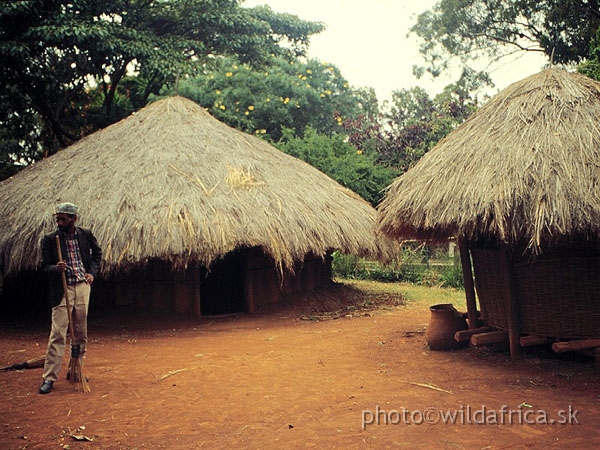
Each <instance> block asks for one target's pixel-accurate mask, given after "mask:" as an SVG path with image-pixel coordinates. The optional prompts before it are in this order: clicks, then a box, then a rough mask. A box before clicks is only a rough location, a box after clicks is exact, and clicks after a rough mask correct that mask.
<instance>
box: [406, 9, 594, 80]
mask: <svg viewBox="0 0 600 450" xmlns="http://www.w3.org/2000/svg"><path fill="white" fill-rule="evenodd" d="M599 25H600V0H439V1H438V3H436V5H435V6H434V7H433V9H432V10H430V11H427V12H425V13H423V14H421V15H420V16H419V17H418V19H417V23H416V24H415V25H414V26H413V27H412V28H411V32H412V33H415V34H416V35H417V36H418V37H420V38H421V46H420V52H421V54H422V55H423V57H424V58H425V61H426V63H427V69H426V70H428V71H429V72H430V73H431V74H433V75H434V76H437V75H438V74H439V73H440V72H441V71H443V70H445V69H446V68H447V67H448V64H449V61H450V60H451V59H452V58H453V57H458V58H459V59H460V60H461V61H462V62H463V64H467V62H468V61H469V60H472V59H477V58H480V57H487V58H492V59H497V58H501V57H503V56H506V55H508V54H511V53H514V52H522V51H529V52H540V53H543V54H544V55H546V57H547V58H548V60H552V61H553V62H555V63H559V64H574V63H578V62H581V61H582V60H584V59H585V58H586V57H587V56H588V51H589V44H590V42H591V40H592V38H593V37H594V36H595V34H596V30H597V28H598V26H599ZM423 70H424V69H423V68H421V69H417V72H418V73H423Z"/></svg>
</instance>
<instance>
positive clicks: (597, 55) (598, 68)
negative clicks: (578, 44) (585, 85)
mask: <svg viewBox="0 0 600 450" xmlns="http://www.w3.org/2000/svg"><path fill="white" fill-rule="evenodd" d="M577 71H578V72H579V73H582V74H584V75H587V76H588V77H590V78H592V79H594V80H597V81H600V27H599V28H598V30H597V31H596V37H595V38H594V39H592V42H591V44H590V55H589V58H588V59H587V61H584V62H582V63H581V64H579V65H578V66H577Z"/></svg>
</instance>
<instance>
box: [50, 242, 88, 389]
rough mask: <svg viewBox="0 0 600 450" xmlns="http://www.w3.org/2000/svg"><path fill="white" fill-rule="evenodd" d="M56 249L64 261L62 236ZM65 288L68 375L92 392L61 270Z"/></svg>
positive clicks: (64, 282) (65, 280) (65, 279)
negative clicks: (85, 372) (68, 336)
mask: <svg viewBox="0 0 600 450" xmlns="http://www.w3.org/2000/svg"><path fill="white" fill-rule="evenodd" d="M56 251H57V253H58V260H59V261H62V260H63V258H62V251H61V249H60V238H59V237H58V234H57V235H56ZM60 274H61V278H62V284H63V290H64V292H65V303H66V304H67V318H68V320H69V334H70V336H71V358H70V359H69V368H68V369H67V375H69V377H68V378H69V380H70V381H71V383H78V384H79V390H80V391H81V392H90V386H89V385H88V382H87V378H86V377H85V376H84V375H83V367H82V363H81V358H79V353H80V350H81V347H80V344H75V332H74V331H73V322H72V320H71V305H70V303H69V291H68V290H67V276H66V274H65V272H61V273H60Z"/></svg>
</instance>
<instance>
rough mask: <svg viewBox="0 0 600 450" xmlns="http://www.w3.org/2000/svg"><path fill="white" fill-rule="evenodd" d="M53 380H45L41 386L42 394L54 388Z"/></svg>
mask: <svg viewBox="0 0 600 450" xmlns="http://www.w3.org/2000/svg"><path fill="white" fill-rule="evenodd" d="M53 384H54V382H53V381H50V380H45V381H44V382H43V383H42V385H41V386H40V394H47V393H48V392H50V391H51V390H52V385H53Z"/></svg>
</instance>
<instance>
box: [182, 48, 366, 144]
mask: <svg viewBox="0 0 600 450" xmlns="http://www.w3.org/2000/svg"><path fill="white" fill-rule="evenodd" d="M178 93H179V94H180V95H183V96H185V97H188V98H190V99H191V100H194V101H195V102H197V103H198V104H200V105H202V106H204V107H206V108H207V109H208V110H209V111H210V112H211V114H212V115H213V116H215V117H216V118H217V119H219V120H221V121H223V122H225V123H227V124H228V125H230V126H232V127H234V128H237V129H239V130H242V131H245V132H247V133H251V134H258V135H260V136H262V137H264V138H267V139H270V140H272V141H278V140H279V139H280V138H281V136H282V132H283V131H282V130H283V128H290V129H292V130H293V131H294V133H295V134H296V135H297V136H302V135H303V133H304V129H305V128H306V127H312V128H313V129H315V130H317V131H318V132H319V133H323V134H326V135H332V134H334V133H337V132H341V131H343V130H342V128H341V123H342V121H343V120H345V119H346V118H347V117H352V116H354V115H356V114H358V112H359V111H360V110H361V109H362V108H363V107H364V105H365V104H366V103H367V102H374V104H375V105H376V104H377V99H376V98H375V97H370V98H366V97H365V96H364V95H363V94H361V93H359V92H355V91H353V90H352V89H351V88H350V87H349V85H348V82H347V81H346V79H345V78H344V77H342V75H341V73H340V71H339V69H338V68H337V67H336V66H335V65H333V64H329V63H324V62H320V61H318V60H308V61H306V62H303V61H302V60H300V59H292V60H288V59H285V58H281V57H273V58H272V59H271V60H270V63H269V64H268V65H265V66H262V67H261V68H260V69H258V70H257V69H254V68H253V67H252V66H251V65H249V64H243V63H241V62H239V61H238V60H237V59H236V58H233V57H231V58H221V59H220V60H219V61H218V62H216V63H215V64H214V67H209V68H207V70H205V73H204V74H202V75H200V76H197V77H194V78H190V79H187V80H182V81H181V82H180V84H179V87H178ZM355 94H356V95H355ZM373 107H375V108H376V106H373V105H370V108H371V109H372V108H373Z"/></svg>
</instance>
